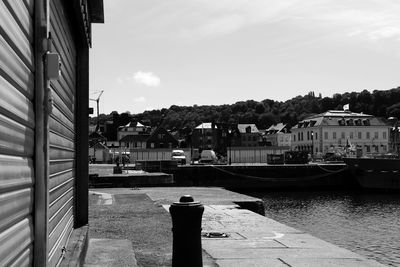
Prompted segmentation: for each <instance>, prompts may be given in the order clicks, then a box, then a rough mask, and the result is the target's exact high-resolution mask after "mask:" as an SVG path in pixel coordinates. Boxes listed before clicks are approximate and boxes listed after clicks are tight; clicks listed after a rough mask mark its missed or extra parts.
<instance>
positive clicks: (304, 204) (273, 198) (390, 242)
mask: <svg viewBox="0 0 400 267" xmlns="http://www.w3.org/2000/svg"><path fill="white" fill-rule="evenodd" d="M251 195H252V196H255V197H258V198H261V199H263V201H264V204H265V216H267V217H269V218H272V219H274V220H276V221H279V222H281V223H284V224H286V225H289V226H292V227H294V228H296V229H299V230H302V231H304V232H307V233H309V234H312V235H314V236H316V237H318V238H320V239H323V240H325V241H328V242H330V243H332V244H335V245H338V246H340V247H343V248H346V249H349V250H351V251H353V252H356V253H357V254H360V255H363V256H365V257H367V258H370V259H374V260H376V261H378V262H380V263H382V264H385V265H388V266H400V194H394V193H392V194H389V193H371V192H368V193H367V192H359V191H352V192H337V191H335V192H333V191H319V192H297V191H296V192H293V191H289V192H287V191H285V192H283V191H281V192H262V193H252V194H251Z"/></svg>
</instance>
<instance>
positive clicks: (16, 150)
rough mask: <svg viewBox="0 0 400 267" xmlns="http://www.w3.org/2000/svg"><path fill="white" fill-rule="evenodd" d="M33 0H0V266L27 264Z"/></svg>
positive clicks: (30, 241) (30, 229) (29, 251)
mask: <svg viewBox="0 0 400 267" xmlns="http://www.w3.org/2000/svg"><path fill="white" fill-rule="evenodd" d="M32 26H33V0H25V1H14V0H3V1H0V266H9V265H12V266H29V265H32V259H33V255H32V251H33V249H32V248H33V247H32V246H33V232H34V229H33V219H32V218H33V214H32V210H33V202H34V192H33V184H34V162H33V154H34V127H35V114H34V105H33V97H34V50H33V27H32Z"/></svg>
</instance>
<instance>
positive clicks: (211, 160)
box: [199, 149, 218, 164]
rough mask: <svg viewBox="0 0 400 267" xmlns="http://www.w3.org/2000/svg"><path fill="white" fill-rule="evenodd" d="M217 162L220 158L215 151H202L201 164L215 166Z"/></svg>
mask: <svg viewBox="0 0 400 267" xmlns="http://www.w3.org/2000/svg"><path fill="white" fill-rule="evenodd" d="M217 162H218V158H217V155H216V154H215V152H214V150H209V149H206V150H203V151H201V154H200V160H199V163H208V164H215V163H217Z"/></svg>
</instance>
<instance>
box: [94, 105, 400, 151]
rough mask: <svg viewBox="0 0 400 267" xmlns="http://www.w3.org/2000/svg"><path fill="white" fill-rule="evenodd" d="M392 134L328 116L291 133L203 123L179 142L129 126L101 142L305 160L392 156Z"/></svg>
mask: <svg viewBox="0 0 400 267" xmlns="http://www.w3.org/2000/svg"><path fill="white" fill-rule="evenodd" d="M393 129H394V128H393V126H392V125H389V124H388V123H387V122H385V121H384V120H382V119H380V118H377V117H374V116H371V115H367V114H362V113H354V112H351V111H349V110H330V111H327V112H325V113H322V114H318V115H314V116H311V117H308V118H306V119H304V120H302V121H300V122H298V124H297V125H295V126H294V127H292V128H289V127H288V125H285V124H283V123H279V124H277V125H272V126H271V127H269V128H268V129H265V130H259V129H258V128H257V126H256V125H255V124H229V123H211V122H204V123H201V124H200V125H198V126H197V127H196V128H195V129H193V130H192V132H191V134H189V135H187V136H186V137H185V138H184V139H179V137H178V136H177V135H176V134H174V133H171V132H169V131H167V130H166V129H164V128H162V127H158V128H156V129H151V127H149V126H145V125H143V124H141V123H139V122H131V123H129V124H127V125H125V126H120V127H119V128H118V133H117V139H118V140H116V141H112V142H107V145H108V147H110V145H111V146H112V147H120V148H124V149H128V150H131V149H155V148H170V149H173V148H177V147H190V148H195V149H199V150H203V149H213V150H215V151H216V152H217V153H220V154H226V152H227V148H228V147H260V146H276V147H289V148H290V149H291V150H299V151H308V152H309V153H310V154H311V155H323V154H325V153H327V152H334V151H338V150H343V149H347V150H352V151H353V152H355V153H357V154H359V155H360V154H367V153H387V152H388V151H390V150H392V149H393V146H394V143H395V142H394V141H395V140H398V135H399V133H398V129H397V128H396V131H394V130H393ZM395 133H397V137H396V136H395V135H394V134H395ZM96 136H97V137H96ZM94 137H95V138H94ZM99 137H100V138H101V136H100V135H99V134H98V133H92V136H91V138H92V139H94V140H95V141H94V142H93V144H95V143H96V138H99ZM103 141H106V140H104V139H103Z"/></svg>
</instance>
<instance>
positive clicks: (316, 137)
mask: <svg viewBox="0 0 400 267" xmlns="http://www.w3.org/2000/svg"><path fill="white" fill-rule="evenodd" d="M315 140H318V133H315ZM317 152H318V151H317Z"/></svg>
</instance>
